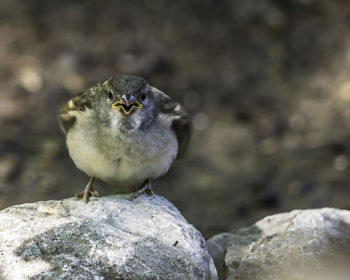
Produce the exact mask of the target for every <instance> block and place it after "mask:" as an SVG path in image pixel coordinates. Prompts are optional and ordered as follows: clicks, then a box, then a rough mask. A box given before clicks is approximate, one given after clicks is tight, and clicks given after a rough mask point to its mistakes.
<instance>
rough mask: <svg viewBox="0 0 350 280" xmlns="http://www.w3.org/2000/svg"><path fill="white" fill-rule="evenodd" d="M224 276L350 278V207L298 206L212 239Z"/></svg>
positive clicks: (265, 279) (210, 245)
mask: <svg viewBox="0 0 350 280" xmlns="http://www.w3.org/2000/svg"><path fill="white" fill-rule="evenodd" d="M207 245H208V250H209V253H210V254H211V255H212V257H213V259H214V262H215V264H216V266H217V269H218V273H219V277H220V279H228V280H233V279H235V280H236V279H239V280H314V279H315V280H316V279H317V280H345V279H347V280H348V279H350V265H349V263H350V211H346V210H338V209H332V208H323V209H314V210H295V211H291V212H289V213H282V214H276V215H273V216H268V217H265V218H264V219H262V220H260V221H258V222H257V223H255V224H254V225H252V226H250V227H247V228H243V229H240V230H238V231H236V232H231V233H223V234H219V235H216V236H214V237H213V238H211V239H210V240H208V241H207Z"/></svg>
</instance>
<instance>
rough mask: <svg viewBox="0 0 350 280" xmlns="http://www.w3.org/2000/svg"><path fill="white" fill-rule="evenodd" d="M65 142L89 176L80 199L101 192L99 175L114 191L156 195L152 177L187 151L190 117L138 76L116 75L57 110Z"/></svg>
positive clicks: (77, 196) (168, 166)
mask: <svg viewBox="0 0 350 280" xmlns="http://www.w3.org/2000/svg"><path fill="white" fill-rule="evenodd" d="M58 119H59V123H60V127H61V129H62V131H63V132H64V134H65V136H66V146H67V149H68V152H69V155H70V157H71V159H72V160H73V162H74V164H75V165H76V167H77V168H78V169H80V170H81V171H83V172H84V173H85V174H87V175H88V176H89V177H90V180H89V182H88V184H87V185H86V187H85V189H84V191H83V192H81V193H77V194H76V195H75V198H76V199H82V200H83V201H84V202H86V203H87V202H88V201H89V198H90V197H92V196H94V197H97V196H98V192H97V191H95V190H94V188H93V184H94V181H95V179H99V180H101V181H103V182H105V183H107V184H108V185H111V186H112V188H113V190H116V191H117V192H123V193H133V194H134V197H138V196H139V195H141V194H143V193H147V194H149V195H153V190H152V187H151V180H154V179H156V178H158V177H160V176H162V175H164V174H165V173H167V171H168V170H169V168H170V166H171V165H172V163H173V162H174V161H175V160H176V159H179V158H181V157H183V156H184V155H185V154H186V151H187V149H188V145H189V141H190V138H191V119H190V117H189V114H188V113H187V112H186V111H185V109H184V108H183V106H182V105H181V104H180V103H179V102H177V101H175V100H174V99H173V98H171V97H170V96H168V95H167V94H165V93H164V92H162V91H161V90H159V89H157V88H155V87H153V86H151V85H149V84H148V82H146V80H145V79H143V78H142V77H139V76H136V75H115V76H113V77H111V78H109V79H107V80H106V81H104V82H102V83H98V84H97V85H95V86H93V87H91V88H89V89H87V90H85V91H83V92H81V93H79V94H77V95H76V96H74V97H73V98H71V99H70V100H69V101H68V102H67V103H66V104H65V105H64V106H63V107H62V108H61V109H60V111H59V116H58Z"/></svg>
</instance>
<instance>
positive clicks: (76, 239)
mask: <svg viewBox="0 0 350 280" xmlns="http://www.w3.org/2000/svg"><path fill="white" fill-rule="evenodd" d="M0 279H11V280H12V279H16V280H20V279H55V280H56V279H79V280H82V279H89V280H90V279H96V280H97V279H98V280H102V279H130V280H131V279H132V280H137V279H181V280H182V279H217V274H216V270H215V267H214V263H213V260H212V258H211V257H210V255H209V254H208V251H207V248H206V244H205V241H204V239H203V237H202V235H201V234H200V233H199V232H198V231H197V230H196V229H195V228H194V227H193V226H192V225H190V224H188V223H187V222H186V220H185V219H184V218H183V217H182V216H181V214H180V212H179V211H178V210H177V209H176V208H175V207H174V206H173V205H172V204H171V203H170V202H169V201H167V200H166V199H164V198H162V197H160V196H155V197H149V196H147V195H143V196H140V197H139V198H137V199H134V200H132V201H130V200H129V199H128V198H127V196H125V195H124V196H123V195H115V196H108V197H102V198H98V199H96V198H93V199H91V201H90V202H89V203H88V204H85V203H83V202H81V201H75V200H74V199H65V200H61V201H42V202H36V203H28V204H23V205H16V206H12V207H9V208H7V209H5V210H2V211H1V212H0Z"/></svg>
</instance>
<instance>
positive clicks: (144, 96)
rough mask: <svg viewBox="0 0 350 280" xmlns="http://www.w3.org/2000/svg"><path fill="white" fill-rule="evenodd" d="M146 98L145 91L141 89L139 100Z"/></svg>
mask: <svg viewBox="0 0 350 280" xmlns="http://www.w3.org/2000/svg"><path fill="white" fill-rule="evenodd" d="M145 99H146V93H145V92H144V91H143V92H142V93H141V95H140V101H144V100H145Z"/></svg>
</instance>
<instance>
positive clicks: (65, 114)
mask: <svg viewBox="0 0 350 280" xmlns="http://www.w3.org/2000/svg"><path fill="white" fill-rule="evenodd" d="M86 108H91V97H90V95H89V91H84V92H81V93H79V94H77V95H76V96H74V97H73V98H72V99H70V100H69V101H68V102H67V103H66V104H65V105H64V106H63V107H62V108H61V110H60V113H59V116H58V119H59V123H60V126H61V129H62V131H63V132H64V133H68V131H69V129H71V128H72V126H73V125H74V123H75V121H76V119H77V113H78V112H81V111H84V110H86Z"/></svg>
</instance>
